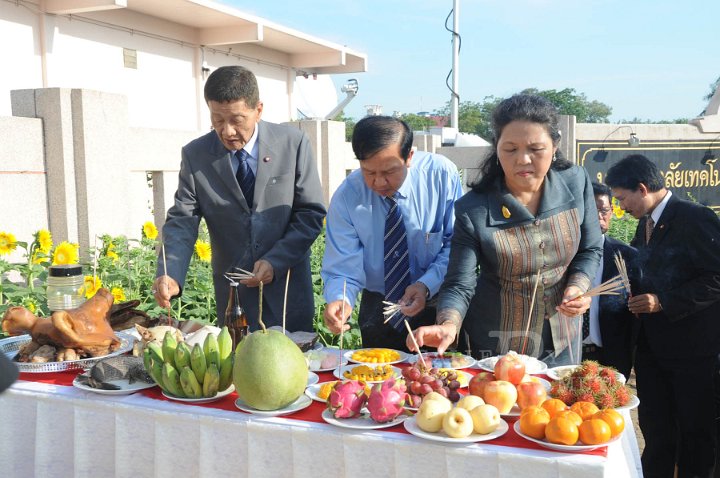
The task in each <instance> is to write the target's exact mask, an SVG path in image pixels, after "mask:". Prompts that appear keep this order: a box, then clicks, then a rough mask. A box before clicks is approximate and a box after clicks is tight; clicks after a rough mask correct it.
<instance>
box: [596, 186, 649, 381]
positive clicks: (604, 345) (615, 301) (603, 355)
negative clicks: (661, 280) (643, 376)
mask: <svg viewBox="0 0 720 478" xmlns="http://www.w3.org/2000/svg"><path fill="white" fill-rule="evenodd" d="M592 187H593V194H594V195H595V205H596V206H597V210H598V219H599V220H600V231H602V233H603V260H602V264H601V266H600V267H599V268H598V272H597V274H596V276H595V278H594V279H593V284H592V286H593V287H596V286H598V285H600V284H601V283H603V282H605V281H606V280H609V279H611V278H613V277H615V276H616V275H617V274H618V269H617V266H616V265H615V254H617V253H619V254H620V255H621V256H622V258H623V259H624V260H625V265H626V267H627V268H628V271H629V273H630V272H631V271H632V269H633V265H634V263H635V256H636V255H637V250H635V248H633V247H631V246H628V245H627V244H625V243H624V242H622V241H619V240H617V239H614V238H612V237H610V236H608V235H607V231H608V229H609V228H610V221H611V220H612V215H613V210H612V205H611V200H612V193H611V191H610V188H609V187H607V186H605V185H604V184H600V183H592ZM631 282H633V281H631ZM627 299H628V297H627V295H626V294H624V293H623V294H621V295H601V296H597V297H593V301H592V304H591V305H590V309H588V312H587V313H586V317H585V318H584V320H586V321H587V326H586V324H585V323H584V324H583V326H584V328H583V332H585V331H587V332H588V335H587V337H584V340H583V360H597V361H598V362H600V363H601V364H603V365H607V366H610V367H614V368H616V369H617V370H618V371H619V372H620V373H622V374H623V375H625V376H626V377H629V376H630V370H631V369H632V356H633V347H634V343H635V340H634V339H635V333H636V329H637V324H636V322H637V319H636V318H635V316H634V315H633V314H631V313H630V311H629V310H628V308H627ZM583 335H585V334H583Z"/></svg>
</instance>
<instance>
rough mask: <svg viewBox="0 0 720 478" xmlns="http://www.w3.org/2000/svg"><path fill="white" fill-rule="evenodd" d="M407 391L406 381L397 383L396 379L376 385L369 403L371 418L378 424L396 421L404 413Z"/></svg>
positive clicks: (371, 392)
mask: <svg viewBox="0 0 720 478" xmlns="http://www.w3.org/2000/svg"><path fill="white" fill-rule="evenodd" d="M406 390H407V388H406V387H405V381H403V380H397V381H395V379H394V378H391V379H389V380H386V381H384V382H382V383H378V384H376V385H375V386H374V387H373V388H372V390H371V391H370V397H369V398H368V403H367V408H368V410H369V411H370V418H372V419H373V420H375V421H376V422H378V423H385V422H389V421H392V420H394V419H395V418H396V417H397V416H398V415H400V414H401V413H402V412H403V406H404V405H405V396H406V395H407V394H406V393H405V392H406Z"/></svg>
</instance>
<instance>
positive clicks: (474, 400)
mask: <svg viewBox="0 0 720 478" xmlns="http://www.w3.org/2000/svg"><path fill="white" fill-rule="evenodd" d="M479 405H485V400H483V399H482V398H480V397H478V396H477V395H465V396H464V397H463V398H461V399H460V401H459V402H457V406H458V407H460V408H464V409H465V410H467V411H468V412H469V411H470V410H472V409H473V408H475V407H477V406H479Z"/></svg>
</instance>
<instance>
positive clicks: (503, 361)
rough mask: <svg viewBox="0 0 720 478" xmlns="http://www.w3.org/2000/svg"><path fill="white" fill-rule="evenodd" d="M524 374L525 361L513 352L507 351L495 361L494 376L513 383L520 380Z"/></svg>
mask: <svg viewBox="0 0 720 478" xmlns="http://www.w3.org/2000/svg"><path fill="white" fill-rule="evenodd" d="M524 376H525V362H523V361H522V359H521V358H520V356H519V355H518V354H516V353H515V352H508V353H507V354H505V355H503V356H502V357H500V359H499V360H498V361H497V363H495V378H496V379H497V380H505V381H506V382H510V383H512V384H513V385H517V384H518V383H520V382H522V379H523V377H524Z"/></svg>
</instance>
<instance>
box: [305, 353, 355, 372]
mask: <svg viewBox="0 0 720 478" xmlns="http://www.w3.org/2000/svg"><path fill="white" fill-rule="evenodd" d="M329 354H335V355H337V356H338V360H339V359H340V350H339V349H332V348H326V347H324V348H320V349H317V350H315V349H313V350H309V351H307V352H305V358H307V359H308V362H310V365H309V367H310V371H311V372H332V371H333V370H335V369H336V368H337V365H336V366H335V367H330V368H323V367H321V366H316V367H313V366H312V362H311V361H310V356H316V357H319V360H320V361H322V358H323V357H325V356H327V355H329ZM347 363H348V361H347V360H346V359H345V358H343V360H342V365H346V364H347Z"/></svg>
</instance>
